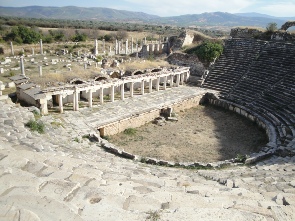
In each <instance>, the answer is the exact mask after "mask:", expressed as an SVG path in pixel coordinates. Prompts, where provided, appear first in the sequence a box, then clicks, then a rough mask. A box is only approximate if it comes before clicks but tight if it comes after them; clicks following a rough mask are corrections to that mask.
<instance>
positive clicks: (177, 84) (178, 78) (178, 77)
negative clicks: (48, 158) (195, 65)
mask: <svg viewBox="0 0 295 221" xmlns="http://www.w3.org/2000/svg"><path fill="white" fill-rule="evenodd" d="M179 81H180V74H177V75H176V87H178V86H179Z"/></svg>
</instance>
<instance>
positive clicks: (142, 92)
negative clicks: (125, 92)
mask: <svg viewBox="0 0 295 221" xmlns="http://www.w3.org/2000/svg"><path fill="white" fill-rule="evenodd" d="M144 82H145V81H144V80H142V81H141V94H142V95H144Z"/></svg>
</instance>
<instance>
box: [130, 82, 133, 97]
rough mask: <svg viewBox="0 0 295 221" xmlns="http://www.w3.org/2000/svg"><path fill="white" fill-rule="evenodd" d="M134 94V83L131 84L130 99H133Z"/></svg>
mask: <svg viewBox="0 0 295 221" xmlns="http://www.w3.org/2000/svg"><path fill="white" fill-rule="evenodd" d="M133 94H134V83H133V82H131V83H130V97H133Z"/></svg>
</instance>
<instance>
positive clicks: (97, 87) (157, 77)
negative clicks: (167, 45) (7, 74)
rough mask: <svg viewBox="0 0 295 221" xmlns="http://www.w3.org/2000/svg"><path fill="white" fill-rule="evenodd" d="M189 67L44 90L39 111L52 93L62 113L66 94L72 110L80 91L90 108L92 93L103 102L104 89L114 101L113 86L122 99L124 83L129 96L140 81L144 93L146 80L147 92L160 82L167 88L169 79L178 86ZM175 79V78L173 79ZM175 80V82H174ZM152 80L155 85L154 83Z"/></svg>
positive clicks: (44, 108)
mask: <svg viewBox="0 0 295 221" xmlns="http://www.w3.org/2000/svg"><path fill="white" fill-rule="evenodd" d="M189 75H190V73H189V69H188V68H182V69H176V70H173V71H169V72H166V71H165V72H163V73H158V74H157V73H149V74H145V75H142V76H136V77H135V76H129V77H125V78H122V79H118V80H117V81H114V82H111V83H109V82H108V83H99V82H96V83H98V84H85V85H74V86H73V85H71V89H67V90H64V88H63V89H62V88H56V89H55V90H54V91H50V92H46V91H45V92H44V93H46V96H45V97H46V98H44V99H40V100H39V103H40V105H41V112H42V114H47V113H48V109H47V99H48V98H49V97H52V95H55V96H57V99H58V105H59V111H60V113H63V111H64V107H63V105H64V104H63V98H65V97H67V96H72V103H73V110H74V111H78V110H79V94H81V92H86V94H87V98H86V99H87V100H88V106H89V108H91V107H92V106H93V93H95V92H99V93H98V94H99V95H98V97H99V102H100V104H103V103H104V95H106V94H105V93H104V91H105V90H108V92H109V93H108V95H109V100H110V102H114V101H115V88H116V87H119V88H120V90H119V91H120V99H121V100H124V99H125V98H126V96H125V84H129V87H130V97H134V83H140V87H139V88H140V94H141V95H144V94H145V93H146V92H145V84H146V82H148V93H152V92H153V87H154V88H155V91H160V84H161V83H162V84H163V87H162V88H163V90H166V89H167V88H168V81H169V87H170V88H173V87H178V86H179V85H183V84H184V82H186V81H187V80H188V78H189ZM175 79H176V80H175ZM174 80H175V82H174ZM154 82H156V83H155V85H154Z"/></svg>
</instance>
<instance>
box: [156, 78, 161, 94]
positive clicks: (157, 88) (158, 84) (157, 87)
mask: <svg viewBox="0 0 295 221" xmlns="http://www.w3.org/2000/svg"><path fill="white" fill-rule="evenodd" d="M159 90H160V77H157V84H156V91H159Z"/></svg>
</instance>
